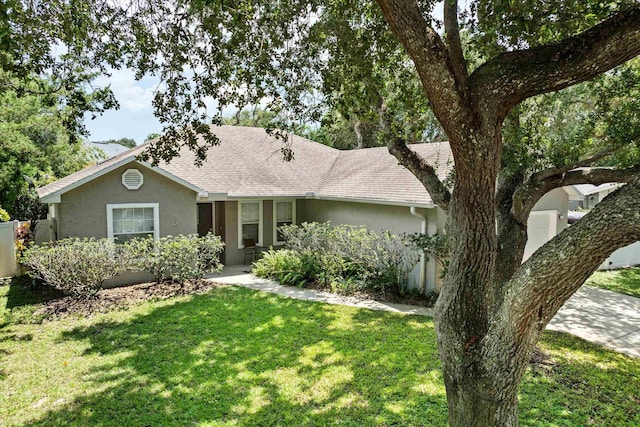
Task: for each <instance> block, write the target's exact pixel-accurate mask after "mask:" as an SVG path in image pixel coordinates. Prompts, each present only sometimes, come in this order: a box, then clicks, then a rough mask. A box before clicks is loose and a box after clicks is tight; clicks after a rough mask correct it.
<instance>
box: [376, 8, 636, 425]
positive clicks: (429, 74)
mask: <svg viewBox="0 0 640 427" xmlns="http://www.w3.org/2000/svg"><path fill="white" fill-rule="evenodd" d="M378 3H379V5H380V7H381V9H382V12H383V14H384V16H385V19H386V20H387V22H388V24H389V26H390V28H391V30H392V31H393V32H394V33H395V35H396V36H397V38H398V40H399V41H400V42H401V43H402V44H403V45H404V47H405V49H406V50H407V52H408V54H409V56H410V57H411V59H412V60H413V62H414V64H415V66H416V71H417V73H418V75H419V77H420V80H421V82H422V85H423V87H424V91H425V94H426V96H427V98H428V100H429V103H430V105H431V107H432V109H433V112H434V114H435V115H436V117H437V118H438V120H439V121H440V123H441V125H442V127H443V129H444V130H445V132H446V134H447V136H448V138H449V143H450V145H451V149H452V153H453V156H454V161H455V170H456V181H455V184H454V187H453V191H452V192H451V193H449V192H448V190H447V188H446V187H445V186H443V185H442V183H440V182H439V180H438V179H437V177H436V176H435V174H434V173H433V168H432V167H431V166H429V165H428V164H426V163H425V162H424V161H423V160H422V159H421V158H419V156H417V155H416V154H415V153H414V152H413V151H411V150H409V149H408V148H407V147H406V145H405V144H404V143H403V141H401V140H398V139H397V138H391V140H390V141H389V151H390V152H391V153H392V154H393V155H394V156H396V158H398V160H399V162H400V163H401V164H403V165H404V166H405V167H407V168H408V169H409V170H410V171H411V172H413V173H414V174H415V175H416V177H418V179H420V180H421V182H423V184H424V185H425V188H426V189H427V191H429V193H430V194H431V195H432V197H433V200H434V201H435V202H436V203H437V204H438V205H439V206H441V207H442V208H443V209H445V210H447V211H448V223H447V234H448V237H449V239H450V241H451V248H452V249H451V254H450V260H449V261H450V264H449V268H448V271H447V275H446V277H445V279H444V283H443V287H442V290H441V292H440V296H439V298H438V301H437V303H436V306H435V323H436V332H437V337H438V348H439V352H440V357H441V359H442V369H443V377H444V382H445V386H446V389H447V400H448V405H449V423H450V425H451V426H465V427H473V426H482V427H486V426H517V425H518V400H517V395H518V388H519V384H520V381H521V379H522V376H523V375H524V372H525V369H526V367H527V366H528V362H529V360H530V356H531V352H532V351H533V348H534V346H535V343H536V342H537V340H538V338H539V335H540V333H541V331H542V330H543V329H544V327H545V326H546V325H547V323H548V322H549V321H550V319H551V318H552V317H553V315H554V314H555V313H556V312H557V311H558V309H559V308H560V307H561V306H562V305H563V304H564V302H565V301H566V300H567V299H568V298H569V297H570V296H571V295H572V294H573V293H574V292H575V291H576V290H577V289H578V288H579V287H580V286H581V285H582V284H583V283H584V281H585V280H586V279H587V278H588V277H589V275H590V274H591V273H593V271H595V270H596V269H597V267H598V266H599V265H600V264H601V263H602V261H603V260H604V259H605V258H606V257H607V256H609V255H610V254H611V253H612V252H613V251H615V250H616V249H618V248H620V247H622V246H625V245H626V244H629V243H632V242H634V241H637V240H640V180H639V178H638V177H637V176H638V170H635V169H634V170H626V171H616V172H615V174H617V178H616V179H615V180H622V181H624V182H629V183H628V184H627V185H626V186H625V187H624V188H623V189H622V190H619V191H618V192H616V193H615V194H613V195H610V196H608V197H607V199H606V200H604V201H603V202H601V203H600V204H599V205H597V206H596V208H594V209H593V210H592V212H590V213H589V214H588V215H586V216H585V217H584V218H583V219H582V220H580V222H578V224H576V225H573V226H572V227H570V228H569V229H567V230H565V231H563V232H562V233H560V234H559V235H558V236H556V237H555V238H554V239H552V240H551V241H550V242H548V243H547V244H546V245H544V246H543V247H542V248H541V249H539V250H538V251H537V252H536V253H535V254H534V255H533V256H532V257H531V258H530V259H529V260H528V261H527V262H525V263H524V264H522V265H521V262H522V256H523V253H524V247H525V245H526V242H527V235H526V225H527V219H528V217H529V214H530V212H531V209H532V208H533V206H534V205H535V203H536V202H537V201H538V200H539V199H540V197H542V196H543V195H544V194H545V193H546V192H548V191H550V190H552V189H554V188H558V187H560V186H563V185H571V184H576V183H580V182H597V181H600V180H601V179H608V178H612V177H613V175H614V172H613V171H611V170H609V171H606V170H600V171H599V172H597V173H594V174H589V173H586V172H584V171H580V170H569V169H567V170H548V171H543V172H544V173H541V174H539V175H537V176H535V175H534V176H533V177H529V178H527V177H526V176H524V175H517V174H515V175H513V174H511V175H509V174H500V165H501V150H502V140H501V131H502V123H503V121H504V119H505V117H506V114H507V113H508V112H509V110H510V109H511V108H512V107H513V106H514V105H516V104H517V103H518V102H520V101H522V100H523V99H525V98H527V97H530V96H533V95H536V94H541V93H545V92H549V91H553V90H558V89H561V88H563V87H567V86H569V85H572V84H575V83H578V82H581V81H584V80H587V79H590V78H592V77H595V76H597V75H598V74H601V73H602V72H604V71H606V70H609V69H611V68H613V67H614V66H616V65H619V64H621V63H622V62H625V61H626V60H628V59H630V58H633V57H635V56H636V55H638V54H640V7H634V8H630V9H627V10H625V11H622V12H620V13H618V14H617V15H616V16H614V17H612V18H610V19H608V20H606V21H604V22H603V23H601V24H600V25H597V26H595V27H593V28H592V29H590V30H588V31H586V32H584V33H582V34H578V35H576V36H574V37H572V38H569V39H566V40H564V41H561V42H559V43H557V44H554V45H549V46H541V47H536V48H531V49H529V50H526V51H515V52H509V53H505V54H503V55H500V56H498V57H496V58H494V59H492V60H489V61H488V62H487V63H485V64H484V65H482V66H481V67H479V68H478V69H476V71H475V72H474V73H473V74H471V75H470V76H467V74H466V70H465V68H464V56H463V55H462V52H461V47H460V43H459V34H458V31H459V30H458V25H457V16H456V10H457V6H456V5H457V2H455V1H450V2H448V3H447V5H446V6H445V32H446V36H445V37H447V43H445V42H443V40H442V39H441V38H440V36H439V35H438V33H437V32H436V31H434V30H433V29H432V28H431V27H430V26H429V25H428V24H427V23H426V21H425V20H424V18H423V16H422V15H421V11H420V9H419V7H418V5H417V4H416V2H415V1H410V0H378ZM589 180H591V181H589ZM603 182H606V181H603Z"/></svg>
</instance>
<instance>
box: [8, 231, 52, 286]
mask: <svg viewBox="0 0 640 427" xmlns="http://www.w3.org/2000/svg"><path fill="white" fill-rule="evenodd" d="M20 224H22V222H19V221H11V222H0V277H8V276H14V275H15V274H16V273H17V272H18V265H17V263H16V246H15V243H14V242H15V238H16V230H17V229H18V227H19V226H20ZM53 237H54V234H53V228H52V226H51V221H50V220H48V219H41V220H39V221H38V224H37V225H36V244H40V243H43V242H49V241H51V240H53Z"/></svg>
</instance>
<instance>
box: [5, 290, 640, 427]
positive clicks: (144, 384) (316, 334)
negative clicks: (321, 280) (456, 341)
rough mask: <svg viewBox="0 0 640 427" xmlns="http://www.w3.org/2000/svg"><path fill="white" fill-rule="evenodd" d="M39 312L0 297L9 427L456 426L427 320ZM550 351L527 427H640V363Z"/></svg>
mask: <svg viewBox="0 0 640 427" xmlns="http://www.w3.org/2000/svg"><path fill="white" fill-rule="evenodd" d="M5 307H8V308H5ZM29 309H30V308H29V304H27V301H26V299H25V297H24V291H21V290H19V289H15V285H14V286H12V287H11V288H10V287H8V286H3V287H0V310H4V312H3V313H0V425H3V426H13V425H54V426H55V425H65V426H66V425H78V426H111V425H113V426H121V425H126V426H145V425H149V426H160V425H198V426H233V425H246V426H261V425H262V426H274V425H283V426H286V425H292V426H300V425H303V426H304V425H308V426H316V425H347V426H373V425H383V426H384V425H415V426H417V425H424V426H442V425H445V424H446V416H447V413H446V398H445V391H444V386H443V383H442V377H441V373H440V368H439V366H440V363H439V361H438V357H437V350H436V345H435V335H434V329H433V321H432V320H431V319H430V318H426V317H420V316H404V315H399V314H393V313H384V312H377V311H369V310H364V309H356V308H352V307H343V306H335V305H325V304H320V303H313V302H306V301H298V300H292V299H287V298H282V297H278V296H274V295H271V294H266V293H261V292H256V291H251V290H247V289H242V288H236V287H222V288H217V289H213V290H212V291H210V292H208V293H206V294H201V295H194V296H182V297H176V298H170V299H166V300H161V301H154V302H149V301H148V302H144V303H140V304H137V305H135V306H133V307H130V308H128V309H126V310H120V311H111V312H109V313H105V314H97V315H94V316H93V317H91V318H78V317H74V316H67V317H64V318H61V319H60V320H52V321H44V322H42V323H41V324H33V323H31V324H30V323H23V322H24V321H25V320H26V319H28V316H27V314H28V311H29ZM541 348H542V349H543V351H545V352H546V353H548V354H549V355H550V356H551V360H550V361H548V362H546V363H543V364H541V365H536V367H535V368H533V369H530V370H529V372H528V373H527V376H526V379H525V381H524V383H523V386H522V393H521V416H520V419H521V423H522V425H525V426H553V425H558V426H560V425H562V426H583V425H602V426H605V425H606V426H611V425H615V426H624V425H627V426H636V425H640V409H639V408H640V360H637V359H631V358H629V357H626V356H623V355H621V354H617V353H614V352H612V351H608V350H604V349H602V348H601V347H598V346H596V345H592V344H589V343H586V342H584V341H581V340H579V339H577V338H573V337H569V336H567V335H562V334H557V333H553V334H551V333H548V334H546V335H545V338H544V340H543V343H542V345H541Z"/></svg>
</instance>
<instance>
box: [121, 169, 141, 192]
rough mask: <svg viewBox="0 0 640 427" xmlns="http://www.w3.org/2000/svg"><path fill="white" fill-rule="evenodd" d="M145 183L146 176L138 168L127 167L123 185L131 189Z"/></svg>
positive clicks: (123, 175)
mask: <svg viewBox="0 0 640 427" xmlns="http://www.w3.org/2000/svg"><path fill="white" fill-rule="evenodd" d="M143 183H144V177H143V176H142V173H141V172H140V171H139V170H138V169H127V170H126V171H125V172H124V173H123V174H122V185H124V186H125V187H126V188H127V189H129V190H137V189H138V188H140V187H142V184H143Z"/></svg>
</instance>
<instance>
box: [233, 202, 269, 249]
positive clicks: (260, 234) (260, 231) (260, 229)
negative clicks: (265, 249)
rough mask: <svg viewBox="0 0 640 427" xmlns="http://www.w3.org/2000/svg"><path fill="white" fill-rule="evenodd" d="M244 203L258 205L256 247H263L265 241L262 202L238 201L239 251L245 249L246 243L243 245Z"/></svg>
mask: <svg viewBox="0 0 640 427" xmlns="http://www.w3.org/2000/svg"><path fill="white" fill-rule="evenodd" d="M243 203H258V241H257V242H256V245H258V246H262V243H263V241H264V239H263V228H264V227H263V226H264V218H263V208H262V200H255V199H254V200H238V249H244V243H242V204H243Z"/></svg>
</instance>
